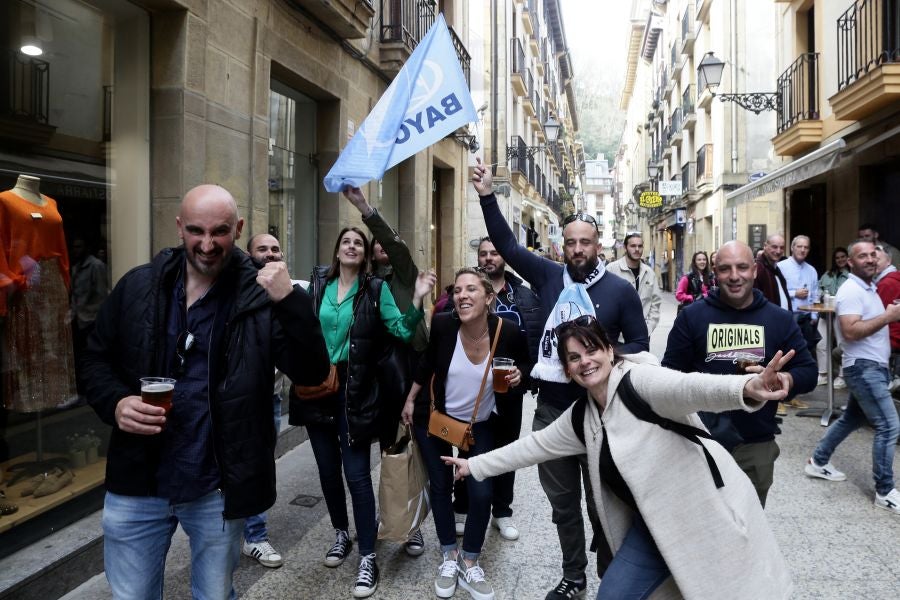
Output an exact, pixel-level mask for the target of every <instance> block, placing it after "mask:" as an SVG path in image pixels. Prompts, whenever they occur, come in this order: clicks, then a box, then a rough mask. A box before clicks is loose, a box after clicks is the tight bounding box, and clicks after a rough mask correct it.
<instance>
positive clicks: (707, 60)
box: [697, 52, 781, 114]
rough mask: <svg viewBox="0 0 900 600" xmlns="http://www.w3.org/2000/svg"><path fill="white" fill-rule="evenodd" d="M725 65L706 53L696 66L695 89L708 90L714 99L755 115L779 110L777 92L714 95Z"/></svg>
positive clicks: (779, 101)
mask: <svg viewBox="0 0 900 600" xmlns="http://www.w3.org/2000/svg"><path fill="white" fill-rule="evenodd" d="M724 69H725V63H724V62H723V61H721V60H719V59H718V58H716V56H715V55H714V54H713V53H712V52H707V53H706V56H704V57H703V60H701V61H700V64H699V65H698V66H697V88H698V89H700V90H701V91H702V90H709V93H710V94H712V96H713V97H714V98H718V99H719V100H721V101H722V102H734V103H735V104H737V105H738V106H740V107H741V108H743V109H745V110H751V111H753V112H754V113H756V114H759V113H761V112H762V111H764V110H777V111H780V110H781V94H780V93H779V92H749V93H747V94H716V93H715V91H714V90H715V89H716V88H717V87H719V84H720V83H722V71H723V70H724Z"/></svg>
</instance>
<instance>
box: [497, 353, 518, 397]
mask: <svg viewBox="0 0 900 600" xmlns="http://www.w3.org/2000/svg"><path fill="white" fill-rule="evenodd" d="M515 368H516V363H515V361H514V360H513V359H511V358H500V357H497V358H495V359H494V365H493V369H494V391H495V392H499V393H501V394H503V393H505V392H508V391H509V382H508V381H507V380H506V376H507V375H509V372H510V371H512V370H513V369H515Z"/></svg>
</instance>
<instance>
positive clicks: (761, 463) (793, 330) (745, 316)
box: [662, 241, 817, 507]
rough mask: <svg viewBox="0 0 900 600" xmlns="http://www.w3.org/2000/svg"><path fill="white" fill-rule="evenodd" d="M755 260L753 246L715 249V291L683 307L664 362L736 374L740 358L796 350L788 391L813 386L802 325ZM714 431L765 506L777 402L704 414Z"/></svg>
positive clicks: (788, 369)
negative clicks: (772, 293) (764, 286)
mask: <svg viewBox="0 0 900 600" xmlns="http://www.w3.org/2000/svg"><path fill="white" fill-rule="evenodd" d="M757 268H758V267H757V265H756V264H755V263H754V261H753V252H752V251H751V250H750V246H748V245H746V244H744V243H743V242H737V241H734V242H727V243H725V244H723V245H722V247H721V248H719V251H718V252H717V253H716V278H717V279H718V282H719V287H718V289H715V290H711V291H710V292H709V295H707V296H706V297H705V298H701V299H700V300H698V301H696V302H693V303H691V304H690V305H688V306H687V307H686V308H685V309H684V310H682V311H681V312H680V313H678V316H677V317H676V319H675V323H674V324H673V325H672V331H671V332H670V333H669V340H668V343H667V344H666V353H665V355H664V356H663V360H662V365H663V366H664V367H668V368H670V369H676V370H678V371H683V372H685V373H689V372H695V373H718V374H723V375H733V374H735V373H738V372H740V371H739V362H740V361H742V360H750V361H755V362H758V363H759V364H761V365H763V366H764V365H765V364H766V363H767V361H768V360H769V359H771V358H772V357H773V356H774V355H775V353H776V352H778V351H779V350H781V351H782V352H783V353H785V354H787V353H788V352H790V351H791V350H793V351H794V352H795V354H794V357H793V358H792V359H791V361H790V362H789V363H787V365H785V368H784V369H783V370H782V373H781V375H782V376H783V378H784V379H786V380H787V389H788V391H789V392H790V394H797V393H801V394H803V393H806V392H810V391H812V390H813V388H815V386H816V371H817V369H816V361H815V360H813V357H812V354H810V352H809V350H808V349H807V346H806V341H805V340H804V339H803V336H802V335H801V333H800V328H799V327H798V326H797V323H796V322H795V321H794V319H793V317H792V316H791V315H790V314H789V313H787V312H786V311H783V310H781V309H780V308H778V307H777V306H775V305H773V304H772V303H771V302H769V301H768V300H766V299H765V297H764V296H763V295H762V292H760V291H759V290H757V289H754V288H753V281H754V278H755V276H756V273H755V271H756V269H757ZM700 417H701V418H702V419H703V421H704V423H706V425H707V427H708V428H709V430H710V433H711V434H712V435H713V437H715V439H716V441H717V442H719V443H720V444H722V446H723V447H725V448H726V449H727V450H728V451H729V452H731V454H732V456H734V460H735V462H737V464H738V466H740V467H741V469H742V470H743V471H744V472H745V473H746V474H747V477H749V478H750V481H751V482H752V483H753V487H754V488H756V494H757V495H758V496H759V501H760V503H761V504H762V505H763V507H765V505H766V496H767V495H768V493H769V488H770V487H771V486H772V480H773V476H774V472H775V460H776V459H777V458H778V455H779V453H780V450H779V448H778V444H777V443H776V442H775V431H776V427H777V426H776V424H775V406H774V403H772V402H770V403H768V404H767V405H766V406H764V407H763V408H762V409H760V410H758V411H756V412H752V413H751V412H745V411H743V410H732V411H728V412H725V413H717V414H712V413H700Z"/></svg>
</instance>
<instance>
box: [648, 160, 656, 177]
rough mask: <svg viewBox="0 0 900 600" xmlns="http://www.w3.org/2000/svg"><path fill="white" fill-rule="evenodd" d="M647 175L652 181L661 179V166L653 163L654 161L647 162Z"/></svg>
mask: <svg viewBox="0 0 900 600" xmlns="http://www.w3.org/2000/svg"><path fill="white" fill-rule="evenodd" d="M647 175H648V176H649V177H650V179H656V178H657V177H659V165H658V164H656V163H655V162H653V159H650V160H649V161H647Z"/></svg>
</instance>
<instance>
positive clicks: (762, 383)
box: [744, 350, 796, 402]
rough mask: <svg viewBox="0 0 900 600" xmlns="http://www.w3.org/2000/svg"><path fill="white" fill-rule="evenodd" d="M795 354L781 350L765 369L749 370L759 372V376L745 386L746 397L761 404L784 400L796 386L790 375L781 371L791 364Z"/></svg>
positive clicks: (792, 351)
mask: <svg viewBox="0 0 900 600" xmlns="http://www.w3.org/2000/svg"><path fill="white" fill-rule="evenodd" d="M794 354H796V352H794V350H791V351H789V352H788V353H787V354H784V353H783V352H782V351H781V350H779V351H778V352H776V353H775V356H773V357H772V360H770V361H769V364H768V365H766V367H765V368H764V369H763V368H761V367H756V368H755V369H752V367H751V368H748V369H747V370H748V371H749V370H751V369H752V370H755V371H757V375H756V377H754V378H753V379H751V380H749V381H748V382H747V383H746V385H744V397H745V398H749V399H751V400H756V401H759V402H779V401H781V400H784V399H785V398H786V397H787V395H788V393H789V392H790V391H791V387H793V385H794V379H793V377H791V375H790V374H789V373H782V372H781V369H782V368H784V366H785V365H786V364H788V363H789V362H791V359H792V358H794Z"/></svg>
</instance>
